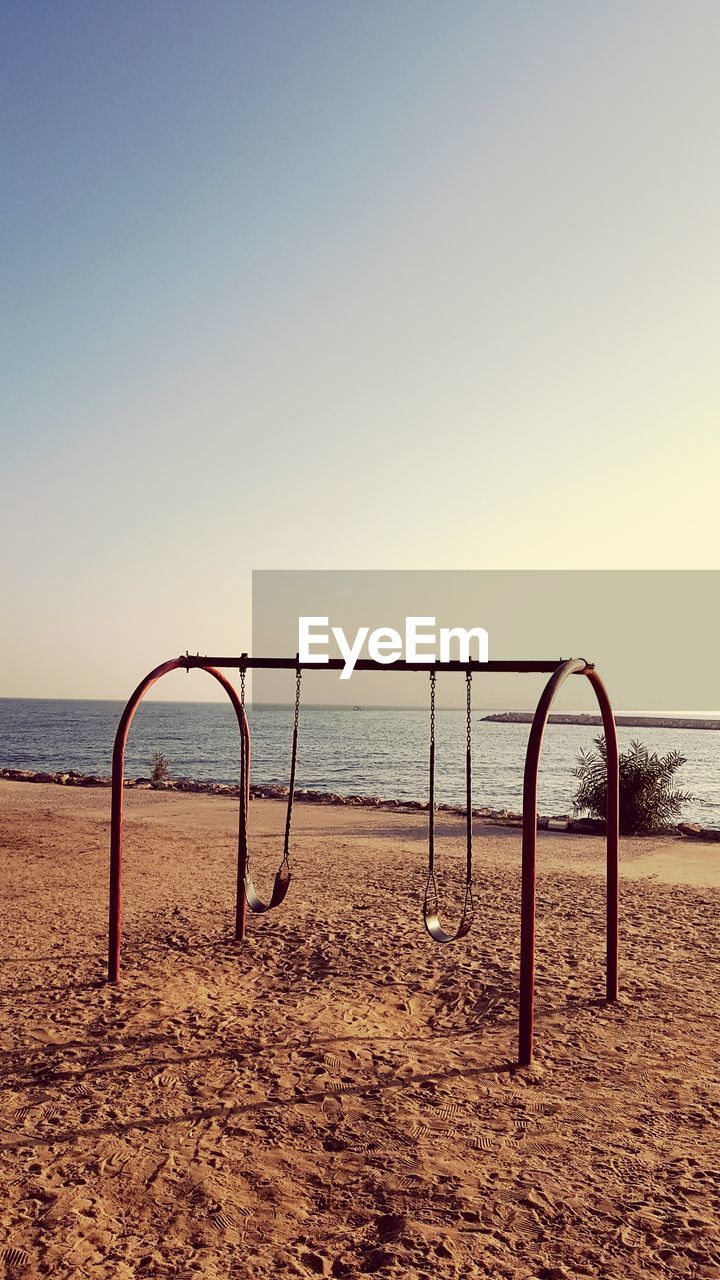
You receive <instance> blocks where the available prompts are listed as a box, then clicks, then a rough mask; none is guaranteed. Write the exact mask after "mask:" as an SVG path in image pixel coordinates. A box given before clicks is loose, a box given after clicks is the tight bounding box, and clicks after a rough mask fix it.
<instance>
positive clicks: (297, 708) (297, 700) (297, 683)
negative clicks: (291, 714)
mask: <svg viewBox="0 0 720 1280" xmlns="http://www.w3.org/2000/svg"><path fill="white" fill-rule="evenodd" d="M301 683H302V671H301V670H300V668H299V667H298V672H297V676H296V678H295V719H294V721H293V733H297V730H298V723H299V721H300V685H301Z"/></svg>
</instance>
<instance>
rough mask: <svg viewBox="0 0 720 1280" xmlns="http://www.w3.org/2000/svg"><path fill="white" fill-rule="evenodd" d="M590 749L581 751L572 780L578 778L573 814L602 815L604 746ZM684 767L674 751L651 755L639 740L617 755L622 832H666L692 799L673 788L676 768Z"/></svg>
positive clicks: (602, 740) (602, 742)
mask: <svg viewBox="0 0 720 1280" xmlns="http://www.w3.org/2000/svg"><path fill="white" fill-rule="evenodd" d="M595 748H596V749H595V750H594V751H581V752H580V755H579V756H578V764H577V768H576V769H574V770H573V772H574V776H575V777H576V778H578V779H579V786H578V789H577V791H576V793H575V800H574V802H573V807H574V810H575V813H576V814H580V813H582V812H587V813H588V814H590V816H591V817H593V818H604V817H605V806H606V803H607V748H606V745H605V738H604V737H599V738H596V739H595ZM685 763H686V759H685V756H681V755H680V753H679V752H678V751H669V752H668V753H667V755H665V756H659V755H657V753H656V752H654V753H653V754H652V755H650V753H649V751H648V749H647V747H645V746H643V744H642V742H631V743H630V747H629V749H628V750H627V751H624V752H622V753H621V755H620V831H621V832H622V833H623V834H624V835H631V836H641V835H650V834H651V833H652V832H656V831H665V830H667V828H668V827H670V826H672V824H673V822H674V821H676V820H677V819H678V818H679V817H680V816H681V812H682V807H683V805H684V804H689V803H690V802H691V801H692V800H694V799H695V796H693V795H691V794H690V793H689V792H688V791H677V790H676V789H675V787H674V785H673V783H674V777H675V774H676V773H677V770H678V769H679V768H681V766H682V765H684V764H685Z"/></svg>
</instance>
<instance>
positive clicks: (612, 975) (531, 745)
mask: <svg viewBox="0 0 720 1280" xmlns="http://www.w3.org/2000/svg"><path fill="white" fill-rule="evenodd" d="M573 674H579V675H585V676H587V678H588V679H589V681H590V683H591V684H592V687H593V689H594V691H595V695H596V697H597V700H598V703H599V705H600V712H601V715H602V721H603V728H604V730H605V741H606V743H607V756H608V783H607V827H606V840H607V905H606V913H605V920H606V929H607V944H606V945H607V952H606V981H605V987H606V993H607V999H608V1000H616V999H617V994H618V937H619V926H618V914H619V875H618V849H619V774H618V745H617V733H616V729H615V719H614V716H613V712H612V707H611V705H610V700H609V698H608V695H607V692H606V690H605V686H604V685H603V683H602V681H601V679H600V677H599V676H598V675H597V673H596V671H595V669H594V667H592V665H590V664H588V663H586V662H584V661H583V660H582V659H580V658H571V659H569V660H568V661H567V662H563V663H562V665H561V666H559V667H558V668H557V670H556V671H555V672H553V674H552V676H551V677H550V679H549V680H548V682H547V684H546V686H545V688H544V689H543V692H542V694H541V696H540V701H539V702H538V705H537V709H536V711H535V716H534V719H533V722H532V727H531V729H530V737H529V739H528V745H527V753H526V756H525V774H524V780H523V826H522V886H521V911H520V1028H519V1045H518V1063H519V1065H520V1066H521V1067H529V1066H530V1063H531V1062H532V1056H533V1026H534V1018H535V885H536V865H537V796H538V770H539V766H540V752H541V749H542V742H543V736H544V733H545V726H546V724H547V721H548V716H549V714H550V707H551V705H552V703H553V700H554V698H555V694H556V693H557V691H558V689H559V688H560V685H561V684H563V683H564V681H565V680H566V679H567V677H568V676H570V675H573Z"/></svg>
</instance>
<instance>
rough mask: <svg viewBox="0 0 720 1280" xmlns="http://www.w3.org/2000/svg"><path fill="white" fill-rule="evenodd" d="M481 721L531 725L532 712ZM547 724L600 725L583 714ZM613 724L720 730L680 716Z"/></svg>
mask: <svg viewBox="0 0 720 1280" xmlns="http://www.w3.org/2000/svg"><path fill="white" fill-rule="evenodd" d="M483 720H492V722H493V724H532V722H533V712H532V711H498V712H496V714H495V715H492V716H483ZM548 723H549V724H587V725H601V724H602V719H601V718H600V716H594V715H590V714H588V713H584V714H582V715H577V716H572V715H557V716H549V717H548ZM615 723H616V724H617V725H620V726H622V727H623V728H626V729H720V720H701V719H700V718H698V719H694V718H693V717H689V718H688V717H680V716H615Z"/></svg>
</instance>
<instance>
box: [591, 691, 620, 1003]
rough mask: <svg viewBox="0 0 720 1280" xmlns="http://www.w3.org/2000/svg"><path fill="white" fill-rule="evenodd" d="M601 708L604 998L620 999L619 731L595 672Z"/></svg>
mask: <svg viewBox="0 0 720 1280" xmlns="http://www.w3.org/2000/svg"><path fill="white" fill-rule="evenodd" d="M585 675H586V676H587V678H588V680H589V681H590V683H591V685H592V687H593V689H594V690H595V696H596V697H597V700H598V704H599V706H600V714H601V715H602V722H603V729H604V731H605V745H606V748H607V811H606V821H605V840H606V866H607V903H606V928H607V941H606V948H607V949H606V970H605V998H606V999H607V1000H609V1001H610V1002H612V1001H614V1000H617V998H618V964H619V948H620V865H619V850H620V756H619V751H618V740H617V730H616V728H615V717H614V715H613V711H612V707H611V705H610V699H609V698H608V695H607V690H606V689H605V685H604V684H603V682H602V680H601V679H600V677H599V675H598V674H597V672H596V671H595V670H594V669H591V670H589V671H586V672H585Z"/></svg>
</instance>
